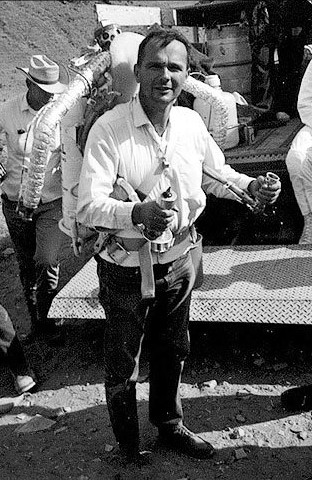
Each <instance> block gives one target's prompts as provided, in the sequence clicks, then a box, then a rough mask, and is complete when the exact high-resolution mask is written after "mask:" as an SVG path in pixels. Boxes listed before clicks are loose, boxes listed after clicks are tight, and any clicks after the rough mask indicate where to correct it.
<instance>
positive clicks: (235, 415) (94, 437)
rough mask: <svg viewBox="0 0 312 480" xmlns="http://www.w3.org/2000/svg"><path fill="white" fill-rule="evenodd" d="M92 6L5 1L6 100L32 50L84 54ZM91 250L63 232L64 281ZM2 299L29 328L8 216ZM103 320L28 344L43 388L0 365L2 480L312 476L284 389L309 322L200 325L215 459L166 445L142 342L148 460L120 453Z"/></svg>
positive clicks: (298, 361) (302, 433) (286, 479)
mask: <svg viewBox="0 0 312 480" xmlns="http://www.w3.org/2000/svg"><path fill="white" fill-rule="evenodd" d="M111 3H116V4H121V3H126V2H111ZM127 3H128V4H131V3H132V4H136V5H137V4H142V5H143V4H149V5H152V4H157V3H161V4H170V2H127ZM93 5H94V2H67V1H46V2H37V1H28V2H26V1H17V2H10V1H9V2H7V1H2V2H0V25H1V30H0V58H1V65H2V67H1V70H2V71H1V74H0V100H1V101H5V100H6V98H8V96H9V95H11V94H12V93H13V92H15V91H18V90H22V89H23V87H24V79H23V78H21V76H20V74H18V73H17V72H16V71H15V66H16V65H20V66H26V65H27V62H28V60H27V58H29V56H30V55H31V54H33V53H35V52H37V53H39V52H42V53H43V52H45V53H47V54H48V55H51V56H53V58H56V59H58V60H59V61H61V60H62V61H63V62H66V61H67V60H68V59H69V58H71V57H73V56H76V55H77V52H79V50H80V48H81V46H83V45H84V44H85V42H84V39H86V38H87V39H89V38H90V36H91V33H92V31H93V28H94V11H93ZM82 39H83V40H82ZM91 255H92V242H90V243H89V245H87V248H86V249H85V252H84V254H83V256H82V257H81V258H79V259H77V258H75V257H74V256H73V253H72V251H71V248H70V245H69V240H68V239H64V248H63V250H62V263H61V284H60V287H62V286H63V285H64V284H65V283H66V282H67V281H68V280H69V279H70V278H71V277H72V276H73V275H74V273H75V272H77V271H78V270H79V268H80V267H81V266H82V265H83V264H84V263H85V262H86V261H87V260H88V259H89V258H90V256H91ZM0 301H1V303H2V304H3V305H4V306H5V307H6V308H7V309H8V311H9V313H10V315H11V317H12V319H13V321H14V323H15V325H16V328H17V331H18V333H19V335H20V337H21V338H23V336H24V335H25V334H26V333H27V332H28V330H29V318H28V315H27V312H26V307H25V302H24V299H23V295H22V290H21V285H20V281H19V277H18V268H17V263H16V257H15V254H14V250H13V248H12V244H11V241H10V238H9V236H8V234H7V230H6V226H5V222H4V220H3V217H2V215H1V214H0ZM102 330H103V325H102V322H101V321H97V320H94V321H88V322H82V321H79V319H77V321H71V322H70V323H66V324H65V325H64V333H65V343H64V345H62V346H59V347H50V346H47V345H46V344H44V343H42V342H41V343H37V344H33V345H31V346H29V347H27V349H26V350H25V351H26V353H27V356H28V358H29V361H30V363H31V364H32V365H33V367H34V369H35V370H36V373H37V375H38V378H39V380H40V383H39V387H38V390H37V391H36V392H35V393H32V394H26V395H24V396H22V397H17V396H16V394H15V393H14V390H13V386H12V381H11V377H10V375H9V372H8V371H7V370H6V368H5V367H4V366H0V412H2V413H0V436H1V442H0V478H1V480H17V479H18V480H19V479H20V480H28V479H32V480H53V479H62V480H67V479H75V480H95V479H101V480H102V479H103V480H104V479H105V480H106V479H107V480H126V479H127V480H140V479H142V480H143V479H144V480H204V479H205V480H212V479H222V480H279V479H283V480H309V479H312V473H311V453H312V448H311V447H312V418H311V412H305V413H288V412H286V411H285V410H284V409H283V408H282V406H281V404H280V394H281V392H282V391H284V390H285V389H286V388H289V387H290V386H294V385H301V384H306V383H312V371H311V360H312V358H311V340H312V338H311V337H312V334H311V331H310V327H308V326H295V325H292V326H286V325H281V326H278V325H275V326H271V325H243V324H240V323H237V324H227V323H223V324H211V323H209V322H202V323H200V324H197V323H192V324H191V328H190V333H191V344H192V349H191V355H190V357H189V359H188V361H187V362H186V365H185V371H184V374H183V378H182V385H181V395H182V398H183V405H184V412H185V423H186V424H187V425H188V426H189V428H191V429H193V430H194V431H196V432H200V433H201V434H202V435H203V436H204V437H205V438H206V439H207V440H208V441H210V442H211V443H212V444H213V445H214V446H215V448H216V451H217V453H216V455H215V457H214V458H213V459H211V460H195V459H190V458H188V457H186V456H184V455H182V454H181V455H180V454H176V453H174V452H172V451H168V450H165V449H163V448H162V447H161V446H160V445H159V444H158V442H157V432H156V430H155V429H154V428H153V427H152V426H151V425H150V424H149V422H148V388H149V387H148V378H147V375H148V370H147V362H146V355H145V352H144V355H143V361H142V365H141V382H140V383H139V384H138V388H137V394H138V408H139V418H140V426H141V433H142V435H141V439H142V442H141V448H142V450H144V451H145V452H146V457H147V459H148V464H147V465H146V466H144V467H142V468H141V469H139V468H137V467H134V466H128V467H124V466H122V465H121V464H120V463H119V462H118V456H117V447H116V442H115V440H114V437H113V434H112V430H111V427H110V422H109V418H108V413H107V407H106V402H105V394H104V386H103V363H102ZM5 409H7V412H5V411H4V410H5ZM31 426H32V429H33V431H29V430H30V429H31V428H30V427H31Z"/></svg>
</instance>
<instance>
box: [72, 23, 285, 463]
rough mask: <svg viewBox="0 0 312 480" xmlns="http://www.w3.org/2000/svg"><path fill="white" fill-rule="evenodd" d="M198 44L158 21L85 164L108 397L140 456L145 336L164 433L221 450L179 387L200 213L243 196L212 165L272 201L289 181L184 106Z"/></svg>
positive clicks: (182, 446) (83, 213) (188, 448)
mask: <svg viewBox="0 0 312 480" xmlns="http://www.w3.org/2000/svg"><path fill="white" fill-rule="evenodd" d="M189 51H190V47H189V44H188V42H187V41H186V40H185V38H184V37H183V36H181V35H180V34H179V33H178V32H177V31H174V30H169V31H166V30H164V31H157V32H152V33H150V34H149V35H148V36H147V37H146V38H145V39H144V40H143V41H142V43H141V44H140V47H139V53H138V61H137V65H136V66H135V75H136V79H137V81H138V83H139V84H140V90H139V94H138V96H137V97H135V98H134V99H133V100H131V101H130V102H129V103H127V104H124V105H118V106H117V107H115V108H114V109H113V110H111V111H109V112H106V113H105V114H104V115H103V116H102V117H100V118H99V119H98V120H97V121H96V123H95V124H94V125H93V127H92V128H91V130H90V133H89V136H88V140H87V143H86V148H85V155H84V161H83V166H82V171H81V176H80V183H79V194H78V208H77V217H78V221H79V222H81V223H82V224H84V225H86V226H88V227H92V228H96V229H98V230H99V231H104V232H105V231H106V232H107V231H108V232H109V235H108V240H107V237H106V241H104V243H103V246H102V250H101V251H100V253H99V255H98V256H97V260H98V274H99V281H100V301H101V303H102V305H103V307H104V309H105V313H106V323H105V341H104V344H105V345H104V357H105V388H106V400H107V405H108V410H109V414H110V419H111V422H112V427H113V431H114V434H115V436H116V439H117V441H118V443H119V447H120V451H121V453H122V455H124V456H125V457H126V459H127V460H130V461H133V460H134V461H136V460H138V459H139V458H140V457H139V426H138V415H137V406H136V390H135V388H136V380H137V377H138V370H139V358H140V352H141V346H142V341H143V338H144V337H145V338H146V341H147V342H148V346H149V350H150V377H149V379H150V401H149V416H150V420H151V422H152V423H153V424H154V425H155V426H156V427H157V428H158V431H159V435H160V439H161V440H162V441H163V442H164V444H166V445H168V446H169V447H171V448H176V449H178V450H181V451H183V452H185V453H187V454H189V455H191V456H195V457H198V458H209V457H211V456H212V454H213V452H214V450H213V447H212V445H210V444H209V443H208V442H207V441H206V440H204V439H203V438H201V437H200V436H199V435H196V434H195V433H193V432H191V431H190V430H189V429H187V428H186V427H185V426H184V424H183V412H182V405H181V400H180V395H179V384H180V378H181V374H182V369H183V363H184V360H185V358H186V357H187V355H188V353H189V334H188V321H189V305H190V298H191V291H192V288H193V285H194V282H195V277H196V272H195V268H194V265H193V262H192V255H191V250H193V249H196V248H199V247H198V244H197V243H196V236H195V235H194V228H193V227H194V222H195V220H196V218H197V217H198V216H199V215H200V213H201V212H202V211H203V209H204V207H205V202H206V196H205V192H206V193H207V192H209V193H214V194H215V195H217V196H223V197H224V196H227V197H229V198H232V197H231V193H230V192H228V191H226V190H225V189H224V188H223V187H222V186H221V185H220V184H219V183H218V182H217V181H215V180H212V179H211V178H210V177H208V176H205V175H203V166H204V165H207V166H209V168H212V169H214V170H215V172H216V173H220V174H222V175H223V176H225V177H226V178H227V179H228V180H231V181H233V182H235V183H236V184H237V185H239V186H240V187H241V188H242V189H245V190H249V193H250V194H253V195H255V196H258V197H260V198H261V199H262V200H263V201H265V202H274V201H275V200H276V198H277V196H278V194H279V190H280V184H279V183H278V184H277V185H276V186H275V187H274V188H275V189H274V190H273V189H270V188H267V187H264V186H262V184H263V177H259V178H258V179H252V178H250V177H248V176H246V175H242V174H239V173H237V172H235V171H234V170H233V169H232V168H231V167H230V166H226V165H225V162H224V156H223V153H222V152H221V150H220V149H219V147H218V146H217V145H216V143H215V142H214V140H213V139H212V138H211V136H210V135H209V133H208V132H207V129H206V127H205V125H204V123H203V122H202V120H201V118H200V116H199V115H198V114H197V113H196V112H194V111H192V110H190V109H188V108H184V107H178V106H175V107H174V108H172V107H173V105H174V103H175V101H176V99H177V97H178V95H179V94H180V92H181V90H182V86H183V83H184V82H185V80H186V78H187V76H188V73H189ZM118 189H119V190H118ZM122 190H124V191H126V192H127V195H128V198H125V197H124V198H123V199H124V200H126V201H123V199H122V196H121V191H122ZM140 200H142V201H140Z"/></svg>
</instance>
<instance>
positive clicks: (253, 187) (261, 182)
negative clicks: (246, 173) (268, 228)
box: [248, 175, 281, 204]
mask: <svg viewBox="0 0 312 480" xmlns="http://www.w3.org/2000/svg"><path fill="white" fill-rule="evenodd" d="M248 190H249V192H250V193H251V194H252V195H253V196H254V197H255V198H257V199H258V200H259V201H260V202H262V203H265V204H272V203H274V202H276V200H277V199H278V196H279V194H280V193H281V182H280V180H279V179H278V180H276V181H275V182H274V183H273V184H270V183H269V182H267V180H266V179H265V177H263V176H262V175H259V177H257V179H256V180H253V181H252V182H251V183H250V184H249V186H248Z"/></svg>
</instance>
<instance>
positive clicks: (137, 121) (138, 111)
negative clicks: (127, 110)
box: [132, 95, 151, 127]
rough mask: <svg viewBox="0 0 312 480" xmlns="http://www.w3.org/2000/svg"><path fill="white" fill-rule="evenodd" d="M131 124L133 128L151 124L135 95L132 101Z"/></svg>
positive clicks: (137, 96)
mask: <svg viewBox="0 0 312 480" xmlns="http://www.w3.org/2000/svg"><path fill="white" fill-rule="evenodd" d="M132 112H133V122H134V126H135V127H142V126H143V125H150V124H151V122H150V121H149V119H148V116H147V115H146V113H145V112H144V110H143V107H142V105H141V102H140V99H139V95H136V96H135V97H134V98H133V100H132Z"/></svg>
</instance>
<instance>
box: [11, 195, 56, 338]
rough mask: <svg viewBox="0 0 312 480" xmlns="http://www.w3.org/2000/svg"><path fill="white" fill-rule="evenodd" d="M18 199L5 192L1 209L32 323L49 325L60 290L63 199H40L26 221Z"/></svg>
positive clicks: (40, 325)
mask: <svg viewBox="0 0 312 480" xmlns="http://www.w3.org/2000/svg"><path fill="white" fill-rule="evenodd" d="M16 207H17V202H12V201H10V200H8V198H6V196H5V195H2V209H3V214H4V217H5V220H6V223H7V227H8V230H9V234H10V237H11V239H12V242H13V244H14V247H15V251H16V256H17V261H18V265H19V273H20V279H21V283H22V286H23V290H24V294H25V298H26V303H27V307H28V311H29V314H30V319H31V323H32V326H34V327H37V326H39V328H42V329H44V328H45V327H48V320H47V315H48V311H49V308H50V306H51V303H52V300H53V298H54V296H55V294H56V292H57V286H58V281H59V252H60V249H61V246H62V243H63V241H64V234H63V233H62V232H61V230H60V229H59V227H58V222H59V220H60V219H61V218H62V199H57V200H54V201H52V202H48V203H44V204H42V203H40V204H39V206H38V208H37V209H36V210H35V212H34V215H33V219H32V220H31V221H25V220H24V219H23V218H22V217H21V216H20V215H19V214H18V213H17V212H16Z"/></svg>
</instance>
